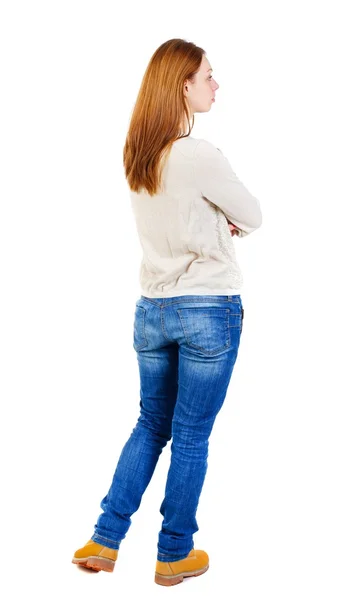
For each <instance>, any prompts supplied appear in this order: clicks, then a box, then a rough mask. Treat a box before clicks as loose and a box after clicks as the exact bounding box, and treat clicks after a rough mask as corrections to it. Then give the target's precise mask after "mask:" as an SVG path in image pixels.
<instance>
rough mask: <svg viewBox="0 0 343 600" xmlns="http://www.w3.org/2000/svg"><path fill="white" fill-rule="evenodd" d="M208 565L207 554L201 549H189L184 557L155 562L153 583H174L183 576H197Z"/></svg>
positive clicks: (178, 581) (180, 580) (179, 580)
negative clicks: (170, 560) (171, 560)
mask: <svg viewBox="0 0 343 600" xmlns="http://www.w3.org/2000/svg"><path fill="white" fill-rule="evenodd" d="M208 567H209V558H208V554H206V552H204V551H203V550H194V548H193V550H191V551H190V553H189V554H188V556H187V557H186V558H183V559H182V560H176V561H174V562H161V561H160V560H158V561H157V562H156V571H155V583H158V584H159V585H176V584H177V583H181V582H182V581H183V579H184V577H198V575H202V574H203V573H205V572H206V571H207V569H208Z"/></svg>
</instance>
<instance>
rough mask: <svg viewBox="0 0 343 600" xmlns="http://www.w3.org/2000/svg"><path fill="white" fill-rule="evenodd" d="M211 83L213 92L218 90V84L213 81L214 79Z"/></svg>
mask: <svg viewBox="0 0 343 600" xmlns="http://www.w3.org/2000/svg"><path fill="white" fill-rule="evenodd" d="M212 83H213V90H217V89H218V88H219V85H218V83H217V82H216V81H215V79H212Z"/></svg>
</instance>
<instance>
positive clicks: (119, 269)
mask: <svg viewBox="0 0 343 600" xmlns="http://www.w3.org/2000/svg"><path fill="white" fill-rule="evenodd" d="M339 4H340V3H339V2H332V1H331V2H330V1H328V0H326V1H325V2H305V1H301V0H297V1H290V0H288V1H287V2H286V1H285V2H280V1H275V0H274V1H259V2H253V1H251V2H247V1H244V0H240V2H233V1H230V0H226V1H225V2H218V1H215V0H212V1H211V2H206V3H201V2H194V1H192V0H189V1H188V2H178V1H175V0H173V2H170V3H168V4H167V3H163V2H152V1H147V0H146V1H145V2H141V3H139V4H138V3H137V5H132V4H129V3H124V4H123V5H121V6H120V8H119V7H118V5H117V3H115V2H109V1H106V2H105V1H100V0H97V1H85V0H83V1H76V0H68V1H63V0H59V1H58V2H57V1H56V2H53V1H48V0H46V1H44V2H43V1H41V2H38V1H31V2H16V1H14V0H11V1H7V2H6V1H2V3H1V9H0V55H1V72H0V82H1V83H0V84H1V94H0V102H1V110H0V118H1V134H0V144H1V157H0V158H1V179H0V185H1V189H0V192H1V215H0V228H1V231H0V234H1V235H0V253H1V254H0V261H1V262H0V267H1V273H0V277H1V279H0V284H1V295H0V302H1V312H0V318H1V330H0V344H1V365H0V367H1V406H2V413H1V458H2V476H1V490H2V491H1V544H0V549H1V556H2V559H1V567H2V574H1V584H0V585H1V586H7V591H6V592H5V595H4V594H3V593H2V594H1V595H2V597H6V599H7V598H8V599H10V598H11V599H12V598H16V599H17V598H20V597H24V596H25V597H30V598H31V597H32V598H36V599H41V598H44V599H45V598H49V599H51V600H52V599H55V598H56V599H57V598H58V599H60V598H83V599H84V600H86V599H91V598H92V599H93V598H95V597H98V598H100V597H101V596H102V597H108V598H119V597H120V598H122V597H134V595H137V594H140V595H141V594H142V595H143V596H144V597H145V596H146V595H149V596H150V597H152V598H155V597H156V598H157V597H158V598H162V597H165V594H168V593H169V594H172V595H173V596H174V597H176V596H177V597H181V598H185V597H187V598H194V599H195V598H196V599H197V600H198V599H199V598H201V599H202V598H204V599H205V598H208V597H209V595H210V594H211V595H217V596H218V597H220V598H222V597H223V598H230V599H231V600H248V599H249V600H254V599H255V598H263V600H275V599H277V600H289V599H290V598H292V599H297V600H302V599H304V598H311V600H313V599H323V600H324V599H326V598H330V599H331V600H341V599H342V596H343V580H342V559H343V550H342V548H343V545H342V539H343V519H342V506H343V493H342V456H343V448H342V445H343V444H342V416H343V411H342V384H341V372H342V364H341V363H342V342H341V340H342V316H341V312H342V311H341V306H342V294H341V292H340V279H341V277H342V266H341V257H342V244H341V235H342V234H341V230H342V228H341V221H340V217H339V215H340V214H341V208H342V206H341V205H342V199H343V194H342V176H341V174H342V134H343V127H342V105H343V98H342V91H341V88H340V86H341V75H342V65H341V58H340V55H341V53H342V50H343V48H342V35H341V22H340V20H339V18H338V9H339ZM173 37H183V38H185V39H187V40H188V41H193V42H194V43H196V44H197V45H199V46H201V47H203V48H204V49H205V50H206V52H207V57H208V59H209V61H210V63H211V66H212V67H213V70H214V71H213V76H214V78H215V79H216V80H217V81H218V83H219V85H220V88H219V90H218V92H217V94H216V103H215V104H213V105H212V108H211V111H210V112H209V113H203V114H196V115H195V127H194V129H193V131H192V136H194V137H203V138H206V139H208V140H209V141H211V142H212V143H214V144H216V146H217V147H220V148H221V150H222V152H223V153H224V154H225V155H226V157H227V158H228V160H229V161H230V163H231V165H232V167H233V169H234V170H235V172H236V174H237V175H238V176H239V177H240V179H241V180H242V181H243V182H244V184H245V185H246V186H247V188H248V189H249V190H250V191H251V192H252V193H253V194H254V195H256V196H257V197H258V198H259V200H260V203H261V208H262V211H263V226H262V227H261V228H260V229H259V230H258V231H257V232H255V233H254V234H252V235H251V236H248V237H246V238H242V239H239V238H237V237H235V238H234V240H235V242H234V243H235V247H236V251H237V258H238V261H239V264H240V266H241V269H242V272H243V277H244V291H243V292H242V300H243V305H244V307H245V320H244V330H243V335H242V341H241V347H240V354H239V358H238V361H237V363H236V367H235V371H234V375H233V377H232V380H231V384H230V387H229V391H228V394H227V398H226V402H225V404H224V407H223V409H222V411H221V412H220V415H219V416H218V419H217V421H216V424H215V427H214V430H213V433H212V436H211V441H210V455H209V468H208V475H207V478H206V481H205V486H204V489H203V493H202V496H201V500H200V505H199V510H198V524H199V528H200V529H199V532H198V533H197V534H196V536H195V543H196V546H197V547H199V548H203V549H205V550H206V551H207V552H208V553H209V555H210V561H211V566H210V570H209V571H208V573H206V574H205V575H203V576H202V577H199V578H196V579H195V578H193V579H190V580H188V581H186V582H185V583H183V584H182V585H179V586H175V588H170V590H171V591H170V592H166V590H165V588H162V587H160V586H158V585H156V584H155V583H154V580H153V579H154V570H155V560H156V550H157V536H158V531H159V527H160V524H161V520H162V517H161V515H160V513H159V507H160V503H161V501H162V498H163V492H164V485H165V478H166V474H167V469H168V461H169V452H170V450H169V445H168V447H167V448H166V449H165V451H164V454H163V455H162V457H161V459H160V462H159V463H158V466H157V469H156V471H155V474H154V477H153V479H152V481H151V484H150V486H149V487H148V489H147V491H146V494H145V495H144V497H143V501H142V504H141V507H140V509H139V511H138V512H137V513H136V514H135V515H134V516H133V519H132V526H131V529H130V530H129V533H128V535H127V537H126V539H125V540H124V541H123V542H122V545H121V549H120V555H119V558H118V562H117V565H116V567H115V570H114V572H113V573H112V574H109V573H103V572H102V573H98V574H93V573H91V572H84V571H83V570H81V569H80V568H78V567H76V566H74V565H72V564H71V558H72V556H73V553H74V551H75V550H76V549H77V548H79V547H80V546H83V545H84V543H85V542H86V541H87V540H88V539H89V538H90V536H91V535H92V533H93V526H94V523H95V522H96V519H97V517H98V514H99V512H100V507H99V504H100V500H101V499H102V497H103V496H104V495H105V494H106V492H107V490H108V487H109V485H110V483H111V480H112V475H113V471H114V468H115V465H116V461H117V459H118V457H119V454H120V451H121V448H122V446H123V444H124V443H125V441H126V439H127V437H128V436H129V434H130V433H131V430H132V428H133V427H134V425H135V422H136V419H137V417H138V407H139V379H138V366H137V362H136V355H135V351H134V349H133V346H132V341H133V316H134V308H135V302H136V300H137V299H138V298H139V296H140V289H139V282H138V271H139V265H140V260H141V250H140V246H139V243H138V237H137V234H136V229H135V224H134V221H133V215H132V213H131V207H130V201H129V193H128V188H127V184H126V181H125V178H124V173H123V167H122V149H123V145H124V141H125V136H126V132H127V128H128V125H129V119H130V115H131V111H132V109H133V105H134V102H135V99H136V94H137V92H138V89H139V86H140V83H141V79H142V77H143V74H144V71H145V68H146V66H147V64H148V61H149V59H150V57H151V55H152V54H153V52H154V51H155V49H156V48H157V47H158V46H159V45H160V44H161V43H163V42H164V41H166V40H167V39H170V38H173ZM123 594H125V596H123Z"/></svg>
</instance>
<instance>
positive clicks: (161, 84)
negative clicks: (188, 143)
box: [124, 38, 219, 194]
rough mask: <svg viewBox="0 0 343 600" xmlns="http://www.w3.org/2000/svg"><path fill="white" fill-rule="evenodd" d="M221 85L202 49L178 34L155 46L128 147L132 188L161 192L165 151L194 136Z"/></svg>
mask: <svg viewBox="0 0 343 600" xmlns="http://www.w3.org/2000/svg"><path fill="white" fill-rule="evenodd" d="M218 87H219V86H218V84H217V83H216V82H215V81H214V79H213V78H212V75H211V65H210V63H209V61H208V60H207V58H206V55H205V50H203V49H202V48H199V47H198V46H196V45H195V44H193V43H192V42H187V41H186V40H183V39H178V38H176V39H171V40H168V41H167V42H164V43H163V44H161V46H159V48H157V50H156V51H155V52H154V54H153V55H152V57H151V59H150V61H149V64H148V66H147V68H146V71H145V73H144V76H143V80H142V83H141V86H140V90H139V92H138V96H137V100H136V103H135V105H134V109H133V112H132V116H131V121H130V125H129V130H128V134H127V138H126V142H125V146H124V167H125V175H126V178H127V181H128V184H129V187H130V189H132V190H134V191H139V189H140V188H142V187H143V188H145V189H146V190H147V191H148V193H150V194H154V193H156V192H157V189H158V187H159V184H160V174H161V167H162V164H161V163H160V160H161V158H162V155H163V158H164V159H165V158H166V157H167V153H168V150H169V149H170V148H171V145H172V143H173V142H174V141H175V140H176V139H178V138H180V137H187V136H189V135H190V133H191V130H192V128H193V125H194V113H196V112H207V111H209V110H210V108H211V106H212V104H213V98H214V96H215V92H216V90H217V89H218ZM190 119H192V124H191V123H190ZM187 129H188V131H187V132H186V130H187Z"/></svg>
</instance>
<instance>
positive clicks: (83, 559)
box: [71, 540, 118, 572]
mask: <svg viewBox="0 0 343 600" xmlns="http://www.w3.org/2000/svg"><path fill="white" fill-rule="evenodd" d="M117 556H118V550H113V549H112V548H107V547H106V546H102V545H101V544H97V543H96V542H93V540H89V541H88V542H87V544H85V546H83V548H80V549H79V550H76V552H75V554H74V557H73V560H72V561H71V562H72V563H74V564H75V565H80V566H81V567H87V569H93V571H108V572H111V571H113V569H114V565H115V562H116V560H117Z"/></svg>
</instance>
